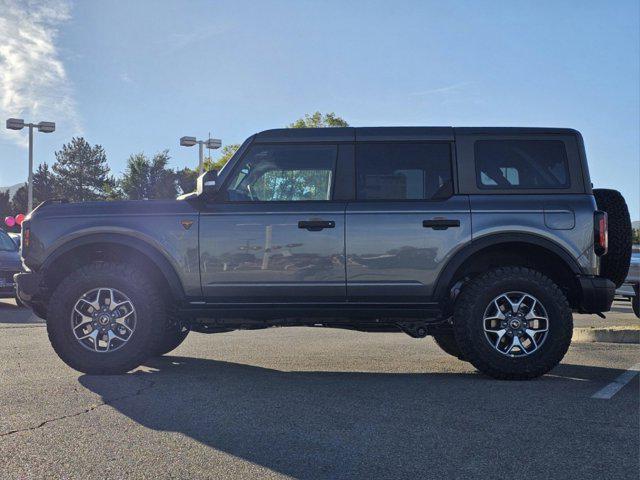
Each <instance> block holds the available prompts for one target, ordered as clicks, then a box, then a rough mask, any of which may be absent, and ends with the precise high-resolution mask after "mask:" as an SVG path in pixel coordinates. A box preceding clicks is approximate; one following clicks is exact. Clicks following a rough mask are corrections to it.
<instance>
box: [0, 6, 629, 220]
mask: <svg viewBox="0 0 640 480" xmlns="http://www.w3.org/2000/svg"><path fill="white" fill-rule="evenodd" d="M638 4H639V2H637V1H623V0H617V1H600V2H593V1H569V2H567V1H564V2H563V1H553V2H547V1H536V2H532V1H528V2H518V1H509V2H506V1H495V2H491V1H468V2H466V1H451V2H442V1H433V2H430V1H415V2H413V1H395V2H391V1H381V2H375V1H369V2H358V1H351V2H345V1H323V2H320V1H315V2H312V1H293V0H291V1H254V2H241V1H229V2H225V1H220V2H214V1H191V2H169V1H153V2H152V1H141V0H137V1H135V2H125V1H117V2H116V1H101V2H97V1H91V2H90V1H83V2H79V1H78V2H74V3H69V2H66V1H63V0H55V1H52V2H46V3H42V4H39V3H38V2H34V3H31V4H26V3H25V2H14V1H12V0H0V18H2V19H4V21H3V22H0V114H1V116H2V119H3V120H4V118H6V117H9V116H25V117H27V118H34V120H54V121H56V122H57V123H58V131H57V132H55V133H54V134H49V135H43V134H38V135H37V136H36V147H35V154H36V161H37V162H39V161H48V162H50V163H52V162H53V158H54V157H53V152H54V151H55V150H57V149H59V148H60V146H61V145H62V144H63V143H64V142H67V141H68V140H69V139H70V137H71V136H72V135H74V134H82V135H84V136H85V137H86V138H87V139H88V140H89V141H90V142H91V143H99V144H101V145H103V146H104V147H105V149H106V151H107V155H108V158H109V163H110V165H111V167H112V170H113V172H114V173H116V174H118V173H120V172H122V170H123V169H124V165H125V161H126V158H127V157H128V155H129V154H131V153H134V152H140V151H144V152H147V153H154V152H157V151H160V150H163V149H165V148H169V149H170V154H171V156H172V163H173V165H174V166H184V165H190V166H194V165H195V164H196V157H197V151H196V150H195V149H185V148H181V147H179V146H178V138H179V137H180V136H182V135H196V136H205V137H206V136H207V135H208V133H209V132H211V133H212V136H213V137H218V138H221V139H222V140H223V144H224V143H237V142H240V141H242V140H243V139H244V138H246V137H247V136H249V135H250V134H252V133H254V132H256V131H259V130H263V129H266V128H273V127H279V126H284V125H286V124H287V123H289V122H291V121H293V120H295V119H296V118H298V117H300V116H302V115H303V114H304V113H307V112H313V111H315V110H320V111H323V112H328V111H334V112H336V113H337V114H339V115H340V116H342V117H344V118H345V119H346V120H347V121H348V122H349V123H351V124H352V125H355V126H365V125H367V126H375V125H454V126H469V125H471V126H485V125H489V126H559V127H572V128H577V129H578V130H580V131H581V132H582V133H583V135H584V138H585V142H586V147H587V154H588V157H589V161H590V169H591V176H592V179H593V182H594V184H595V185H596V186H600V187H612V188H617V189H619V190H621V191H622V192H623V194H624V195H625V196H626V198H627V201H628V203H629V206H630V209H631V211H632V217H633V219H639V218H640V195H639V189H640V170H639V168H640V167H639V165H640V138H639V137H640V133H639V132H640V87H639V84H640V37H639V33H638V32H639V30H640V12H639V7H638ZM26 5H29V6H26ZM21 35H22V36H25V38H29V41H28V42H16V41H14V40H11V39H15V37H16V36H18V37H19V36H21ZM29 42H31V43H29ZM25 136H26V135H25V134H24V132H22V133H17V134H16V133H14V132H8V131H6V130H2V133H1V134H0V185H10V184H13V183H17V182H19V181H22V180H23V179H24V178H26V175H27V163H26V155H27V151H26V148H25V143H24V142H25Z"/></svg>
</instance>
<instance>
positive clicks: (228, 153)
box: [204, 143, 240, 171]
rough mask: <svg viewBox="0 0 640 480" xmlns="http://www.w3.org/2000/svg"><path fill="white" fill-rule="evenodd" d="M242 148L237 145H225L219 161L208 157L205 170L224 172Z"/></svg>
mask: <svg viewBox="0 0 640 480" xmlns="http://www.w3.org/2000/svg"><path fill="white" fill-rule="evenodd" d="M239 148H240V145H239V144H237V143H232V144H231V145H225V146H224V147H222V151H221V152H220V157H219V158H218V159H217V160H214V159H213V158H212V157H207V158H206V159H205V161H204V169H205V170H207V171H211V170H217V171H220V170H222V167H224V166H225V165H226V164H227V162H228V161H229V160H230V159H231V157H233V155H234V154H235V153H236V151H237V150H238V149H239Z"/></svg>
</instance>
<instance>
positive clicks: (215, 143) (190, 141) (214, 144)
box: [180, 137, 222, 175]
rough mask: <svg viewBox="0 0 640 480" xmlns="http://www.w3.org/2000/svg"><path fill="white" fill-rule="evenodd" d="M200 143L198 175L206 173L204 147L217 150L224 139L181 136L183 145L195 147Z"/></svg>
mask: <svg viewBox="0 0 640 480" xmlns="http://www.w3.org/2000/svg"><path fill="white" fill-rule="evenodd" d="M196 144H198V154H199V158H198V175H202V174H203V173H204V147H207V148H208V149H209V150H215V149H217V148H220V147H221V146H222V141H220V140H218V139H216V138H209V139H208V140H198V139H196V137H180V145H181V146H183V147H193V146H194V145H196Z"/></svg>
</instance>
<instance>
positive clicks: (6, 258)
mask: <svg viewBox="0 0 640 480" xmlns="http://www.w3.org/2000/svg"><path fill="white" fill-rule="evenodd" d="M0 270H10V271H12V272H17V271H19V270H22V261H21V260H20V254H19V253H18V252H5V251H0Z"/></svg>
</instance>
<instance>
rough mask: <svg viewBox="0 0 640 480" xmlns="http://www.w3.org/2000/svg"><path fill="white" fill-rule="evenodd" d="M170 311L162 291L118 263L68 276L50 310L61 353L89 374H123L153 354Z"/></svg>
mask: <svg viewBox="0 0 640 480" xmlns="http://www.w3.org/2000/svg"><path fill="white" fill-rule="evenodd" d="M164 325H166V309H165V306H164V302H163V299H162V297H161V295H160V293H159V290H158V288H157V287H156V286H155V285H154V284H153V283H152V282H150V281H149V279H148V278H147V277H146V276H145V275H143V274H142V273H140V272H139V270H137V269H135V268H133V267H131V266H128V265H122V264H117V263H96V264H91V265H86V266H84V267H81V268H79V269H78V270H76V271H74V272H73V273H71V274H70V275H69V276H67V277H66V278H65V279H64V280H63V281H62V282H61V283H60V284H59V286H58V287H57V288H56V290H55V291H54V293H53V295H52V297H51V300H50V303H49V306H48V309H47V330H48V333H49V339H50V341H51V344H52V345H53V348H54V349H55V351H56V353H57V354H58V355H59V356H60V358H61V359H62V360H63V361H64V362H65V363H66V364H67V365H69V366H70V367H72V368H74V369H76V370H78V371H81V372H84V373H90V374H104V375H111V374H119V373H125V372H127V371H129V370H132V369H134V368H136V367H137V366H139V365H140V364H141V363H142V362H143V361H144V360H145V359H147V358H148V357H149V355H150V354H151V353H152V351H153V347H154V345H156V341H157V337H158V335H159V334H160V333H159V330H160V329H161V328H162V327H163V326H164Z"/></svg>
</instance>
